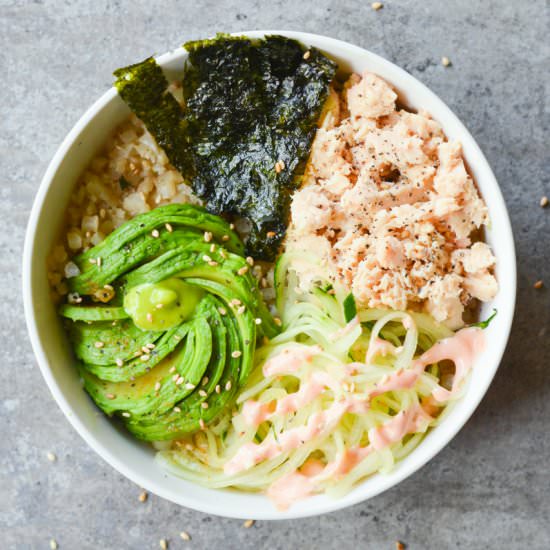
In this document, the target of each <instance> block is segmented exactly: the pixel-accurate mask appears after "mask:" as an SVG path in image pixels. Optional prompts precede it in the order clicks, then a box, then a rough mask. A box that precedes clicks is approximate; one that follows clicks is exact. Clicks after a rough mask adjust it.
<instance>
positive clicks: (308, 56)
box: [302, 50, 311, 60]
mask: <svg viewBox="0 0 550 550" xmlns="http://www.w3.org/2000/svg"><path fill="white" fill-rule="evenodd" d="M310 56H311V52H310V51H309V50H308V51H307V52H306V53H304V55H303V56H302V57H303V58H304V59H306V60H307V59H309V58H310Z"/></svg>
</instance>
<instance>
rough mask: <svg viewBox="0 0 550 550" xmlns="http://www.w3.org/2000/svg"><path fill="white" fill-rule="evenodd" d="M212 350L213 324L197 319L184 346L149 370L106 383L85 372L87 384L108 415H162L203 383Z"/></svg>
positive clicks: (90, 392) (192, 324) (83, 373)
mask: <svg viewBox="0 0 550 550" xmlns="http://www.w3.org/2000/svg"><path fill="white" fill-rule="evenodd" d="M211 353H212V331H211V329H210V325H209V323H208V321H207V320H206V319H203V318H197V319H195V320H193V321H191V322H190V328H189V332H188V334H187V337H186V338H185V341H184V343H183V345H182V346H180V347H179V348H178V349H177V351H175V352H173V353H171V354H170V355H168V356H167V357H165V358H164V359H163V360H162V361H160V362H159V363H158V364H157V365H156V366H155V367H154V368H153V369H151V370H150V371H149V372H147V373H145V374H144V375H142V376H140V377H139V378H136V379H135V380H130V381H127V382H106V381H104V380H101V379H99V378H97V377H96V376H94V375H92V374H91V373H89V372H86V371H83V372H82V377H83V379H84V387H85V389H86V391H87V392H88V393H89V394H90V395H91V396H92V398H93V400H94V401H95V402H96V404H97V405H98V406H99V407H100V408H101V409H102V410H103V411H104V412H105V413H107V414H111V413H113V412H115V411H120V412H127V413H129V414H131V415H141V414H147V413H151V412H154V414H155V415H156V414H161V413H163V412H164V411H166V410H168V409H169V408H171V407H172V406H173V405H174V404H175V403H176V402H177V401H180V400H182V399H184V398H185V397H186V396H187V395H189V394H190V393H191V392H192V391H193V389H194V387H196V386H198V385H199V384H200V381H201V380H202V378H203V376H204V374H205V371H206V368H207V366H208V364H209V361H210V357H211ZM180 378H181V381H180ZM191 386H193V387H191Z"/></svg>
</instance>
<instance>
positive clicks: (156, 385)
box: [155, 382, 160, 391]
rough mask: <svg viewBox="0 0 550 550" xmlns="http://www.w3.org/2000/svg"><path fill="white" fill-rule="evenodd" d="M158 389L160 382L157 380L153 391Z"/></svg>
mask: <svg viewBox="0 0 550 550" xmlns="http://www.w3.org/2000/svg"><path fill="white" fill-rule="evenodd" d="M159 390H160V382H157V383H156V384H155V391H159Z"/></svg>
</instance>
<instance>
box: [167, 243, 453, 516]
mask: <svg viewBox="0 0 550 550" xmlns="http://www.w3.org/2000/svg"><path fill="white" fill-rule="evenodd" d="M304 261H306V262H307V261H310V262H311V264H312V265H313V266H316V269H318V270H319V268H318V265H319V264H318V262H317V263H316V264H315V263H314V262H315V258H311V259H309V260H308V259H307V258H304V257H303V256H301V257H300V258H299V259H298V258H296V257H292V255H291V254H289V253H287V254H285V255H283V256H282V257H281V258H280V259H279V262H278V264H277V266H276V270H275V284H276V291H277V307H278V310H279V312H280V313H281V316H282V321H283V329H284V330H283V331H282V332H281V333H280V334H279V335H278V336H276V337H275V338H273V339H272V340H271V341H269V342H267V343H265V345H263V346H261V347H259V348H258V350H257V351H256V356H255V368H254V370H253V372H252V374H251V376H250V378H249V380H248V383H247V385H246V386H245V387H244V389H243V390H242V392H241V394H240V396H239V399H238V401H237V405H236V407H235V408H234V409H233V410H232V411H228V412H227V414H225V415H221V416H220V417H219V418H218V419H217V420H216V421H215V422H214V423H212V424H210V425H208V426H207V427H206V428H205V429H204V430H202V431H199V432H197V433H195V434H194V435H193V436H192V437H190V438H189V439H187V440H184V441H178V442H175V443H174V444H173V445H172V447H171V448H170V449H168V450H163V451H161V452H159V453H158V454H157V460H158V461H159V462H160V463H161V465H162V466H163V467H164V468H166V469H168V470H169V471H170V472H172V473H173V474H175V475H176V476H179V477H182V478H184V479H187V480H191V481H194V482H197V483H199V484H201V485H204V486H206V487H210V488H224V487H233V488H237V489H241V490H245V491H264V492H265V491H267V492H268V494H270V487H271V490H273V489H275V488H276V487H277V484H275V485H273V484H274V483H275V482H277V481H280V480H285V479H289V478H290V477H291V476H292V475H302V474H301V473H300V472H308V471H310V472H311V471H312V468H311V467H310V466H312V465H313V466H315V472H314V474H313V475H312V474H308V476H310V477H309V480H308V481H307V491H306V493H308V494H309V493H326V494H327V495H330V496H333V497H339V496H342V495H343V494H345V493H346V492H347V491H349V490H350V489H351V488H352V487H353V486H354V484H356V483H357V482H358V481H359V480H361V479H363V478H365V477H366V476H369V475H372V474H374V473H375V472H380V473H387V472H389V471H390V470H391V469H392V467H393V466H394V464H395V463H396V461H399V460H401V459H403V458H404V457H405V456H406V455H408V454H409V453H410V452H411V451H412V450H413V449H414V448H415V447H416V446H417V445H418V444H419V443H420V441H421V440H422V438H423V437H424V435H425V433H426V430H428V429H429V428H431V427H433V426H435V425H437V424H438V423H439V422H440V421H441V418H442V417H443V414H444V411H445V410H448V409H449V403H451V402H452V401H453V400H455V399H456V398H458V397H459V394H460V393H461V392H458V393H453V395H452V398H451V400H450V401H449V402H448V403H438V402H436V401H434V400H433V399H431V397H430V396H431V394H432V392H433V391H434V389H435V388H437V387H438V385H439V384H442V380H440V378H439V374H440V370H439V367H438V365H437V364H435V365H430V366H429V367H428V368H427V369H425V370H423V371H422V372H420V373H419V375H418V377H415V378H414V381H413V383H412V384H410V387H399V388H397V389H390V390H389V391H386V390H384V389H383V388H382V386H383V384H385V383H386V382H387V380H388V376H389V375H391V374H392V373H393V374H396V373H398V372H399V371H400V370H403V371H407V369H411V367H412V365H413V362H414V359H415V358H417V357H418V355H420V354H421V353H422V352H424V351H425V350H427V349H429V348H430V347H431V346H432V345H433V344H434V343H435V342H437V341H439V340H441V339H442V338H446V337H449V336H452V334H453V332H452V331H450V330H449V329H447V328H446V327H444V326H442V325H440V324H438V323H436V322H435V321H434V320H433V319H432V318H431V317H430V316H428V315H426V314H421V313H415V312H399V311H389V310H379V309H366V310H360V311H358V313H357V317H356V318H354V319H353V320H352V321H351V322H349V323H346V321H345V319H344V312H343V308H342V303H343V301H344V298H345V297H346V291H345V290H344V289H343V288H340V287H339V286H337V285H334V286H333V285H332V284H328V283H327V282H326V278H325V279H324V276H323V275H321V276H320V277H319V280H317V281H316V284H315V285H314V286H313V288H312V289H311V290H309V291H306V292H304V291H302V290H301V289H300V287H299V282H300V281H299V280H298V275H297V273H296V271H294V270H293V269H292V267H291V266H292V264H293V262H302V263H303V262H304ZM323 279H324V280H323ZM381 343H382V345H383V347H382V348H380V347H379V348H378V349H376V348H373V347H372V346H376V345H378V346H380V344H381ZM369 345H370V346H371V348H370V349H371V351H370V352H369V353H367V352H368V350H369ZM373 351H377V352H376V353H373ZM281 353H287V357H293V356H294V357H303V358H305V359H304V360H301V361H297V362H295V368H293V369H288V370H287V371H286V372H285V368H284V365H285V363H284V361H283V362H281V361H279V363H278V365H279V366H281V365H282V370H281V369H279V370H278V371H277V372H273V373H272V374H271V375H269V369H268V368H267V367H266V366H267V365H270V364H271V365H274V364H275V361H277V359H276V358H277V357H279V359H280V358H281ZM300 354H301V355H300ZM264 367H265V368H266V369H265V370H267V371H268V375H267V376H266V375H265V373H264ZM323 376H324V378H322V380H326V382H325V383H323V384H321V385H322V389H321V390H320V391H318V392H313V393H311V392H310V393H309V395H306V394H307V393H308V390H307V388H308V384H309V385H310V384H311V380H312V379H314V378H315V377H317V378H319V377H323ZM377 388H380V390H379V391H378V392H377V391H376V390H377ZM300 390H302V393H298V392H299V391H300ZM302 394H303V395H302ZM300 395H302V397H303V398H301V399H299V400H297V402H295V404H294V406H289V407H288V408H287V409H285V410H279V408H276V405H277V404H278V403H281V400H282V399H283V398H285V397H286V396H293V397H296V396H300ZM293 397H291V398H290V399H292V398H293ZM287 402H288V399H287ZM246 403H248V404H249V405H250V404H253V405H256V406H257V407H261V406H262V405H263V408H262V411H263V416H262V417H261V418H259V420H258V421H257V422H251V421H250V417H249V416H247V414H246V413H245V412H244V411H245V410H246V407H247V406H249V405H245V404H246ZM341 403H348V404H351V406H348V407H347V408H343V409H342V408H341V409H339V410H337V407H338V406H339V404H341ZM413 409H414V410H417V411H419V412H420V416H419V421H418V422H417V423H413V425H409V427H408V428H406V429H405V430H402V433H400V434H399V436H397V437H396V438H394V440H392V441H390V442H388V444H386V445H377V446H376V445H375V446H374V447H373V445H371V443H372V439H373V433H374V431H375V430H376V429H380V427H381V426H383V425H385V424H387V423H388V422H390V421H392V419H395V417H396V415H398V414H399V413H401V414H402V415H404V414H405V413H406V412H407V411H410V410H413ZM335 411H336V412H335ZM319 413H321V416H320V415H319ZM332 413H334V414H332ZM323 414H324V416H323ZM312 418H316V419H321V420H319V421H318V422H317V426H316V429H313V430H312V429H310V428H312V426H311V424H312V420H311V419H312ZM258 424H259V425H258ZM292 430H294V431H292ZM308 430H309V431H308ZM373 430H374V431H373ZM307 431H308V433H309V435H308V436H307V437H303V434H304V433H305V432H307ZM403 432H404V433H403ZM294 433H300V434H302V436H301V437H299V438H298V439H299V441H298V442H297V443H295V444H290V445H289V444H288V441H289V439H288V438H289V437H290V435H291V434H294ZM369 434H370V436H369ZM285 438H286V439H285ZM262 442H263V443H262ZM284 442H286V444H285V443H284ZM262 445H263V447H266V446H269V447H270V451H269V452H267V453H265V454H264V455H261V456H258V457H256V459H254V460H251V459H250V457H249V456H248V455H247V454H246V453H244V454H243V450H244V449H252V450H258V449H260V448H263V447H262ZM367 449H368V450H367ZM350 451H354V452H358V454H356V455H355V456H356V459H355V461H353V462H351V463H348V466H347V467H340V468H338V465H340V466H342V464H343V463H342V458H343V457H345V456H348V458H349V452H350ZM239 452H240V454H237V453H239ZM361 452H363V454H360V453H361ZM346 453H348V455H346ZM234 457H236V458H235V460H234V461H233V462H232V459H233V458H234ZM231 465H232V467H231ZM327 465H328V466H327ZM224 467H225V471H224ZM300 468H302V469H301V470H300ZM308 468H309V470H308ZM295 472H298V474H295ZM302 477H303V478H304V479H305V476H302ZM281 488H282V486H281ZM282 490H283V492H284V491H287V492H288V493H289V494H288V497H289V502H284V501H283V502H279V503H278V504H279V507H281V508H284V507H286V506H288V505H289V504H290V500H291V498H292V495H293V491H294V489H291V488H284V489H282ZM294 496H295V497H297V498H300V496H298V495H294ZM301 496H306V495H305V494H304V495H301ZM279 500H280V499H279Z"/></svg>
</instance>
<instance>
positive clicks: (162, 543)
mask: <svg viewBox="0 0 550 550" xmlns="http://www.w3.org/2000/svg"><path fill="white" fill-rule="evenodd" d="M159 546H160V547H161V550H167V548H168V542H167V541H166V539H160V540H159Z"/></svg>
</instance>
